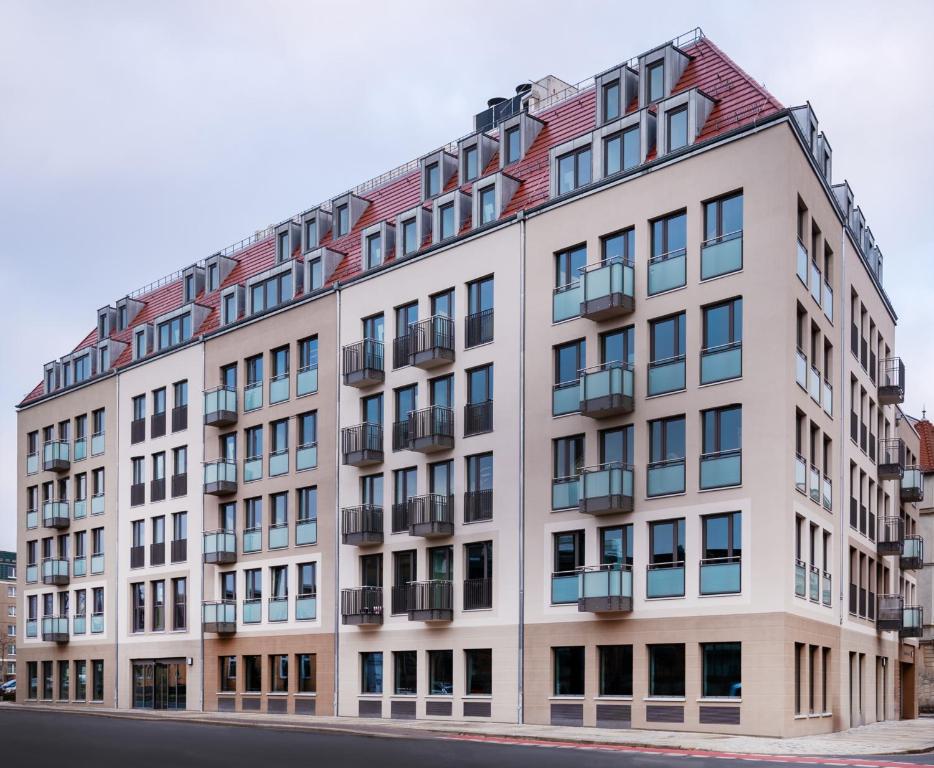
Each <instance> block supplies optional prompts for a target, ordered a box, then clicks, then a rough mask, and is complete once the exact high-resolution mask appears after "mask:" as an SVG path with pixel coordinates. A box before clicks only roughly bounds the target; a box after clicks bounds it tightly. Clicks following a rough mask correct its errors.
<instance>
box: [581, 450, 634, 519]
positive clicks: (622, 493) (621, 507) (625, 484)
mask: <svg viewBox="0 0 934 768" xmlns="http://www.w3.org/2000/svg"><path fill="white" fill-rule="evenodd" d="M580 477H581V497H580V501H579V505H578V508H579V509H580V511H581V512H583V513H584V514H585V515H615V514H619V513H623V512H632V508H633V503H632V499H633V495H632V483H633V468H632V466H630V465H629V464H622V463H620V462H613V463H610V464H601V465H599V466H595V467H584V468H583V469H581V472H580Z"/></svg>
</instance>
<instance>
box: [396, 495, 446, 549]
mask: <svg viewBox="0 0 934 768" xmlns="http://www.w3.org/2000/svg"><path fill="white" fill-rule="evenodd" d="M407 504H408V518H409V535H410V536H421V537H423V538H426V539H438V538H442V537H444V536H453V535H454V497H453V496H446V495H442V494H440V493H429V494H428V495H426V496H413V497H411V498H410V499H409V500H408V502H407Z"/></svg>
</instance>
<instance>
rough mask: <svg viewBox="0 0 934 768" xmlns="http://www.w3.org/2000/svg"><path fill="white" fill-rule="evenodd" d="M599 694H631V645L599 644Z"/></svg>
mask: <svg viewBox="0 0 934 768" xmlns="http://www.w3.org/2000/svg"><path fill="white" fill-rule="evenodd" d="M598 652H599V656H600V695H601V696H632V646H631V645H601V646H599V647H598Z"/></svg>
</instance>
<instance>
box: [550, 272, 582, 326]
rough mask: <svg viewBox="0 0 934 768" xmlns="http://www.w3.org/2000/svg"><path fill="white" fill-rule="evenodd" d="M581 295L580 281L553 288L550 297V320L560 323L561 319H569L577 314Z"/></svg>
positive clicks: (578, 313) (579, 308) (579, 309)
mask: <svg viewBox="0 0 934 768" xmlns="http://www.w3.org/2000/svg"><path fill="white" fill-rule="evenodd" d="M583 296H584V289H583V287H582V286H581V283H580V281H576V282H573V283H569V284H568V285H562V286H560V287H558V288H555V292H554V295H553V296H552V299H551V320H552V322H554V323H560V322H561V321H562V320H570V319H571V318H572V317H577V316H579V315H580V311H581V299H582V298H583Z"/></svg>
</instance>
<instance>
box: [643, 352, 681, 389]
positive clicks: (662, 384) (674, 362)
mask: <svg viewBox="0 0 934 768" xmlns="http://www.w3.org/2000/svg"><path fill="white" fill-rule="evenodd" d="M684 388H685V377H684V355H676V356H675V357H669V358H666V359H664V360H653V361H651V362H650V363H649V385H648V395H649V397H651V396H652V395H665V394H668V393H669V392H679V391H681V390H682V389H684Z"/></svg>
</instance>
